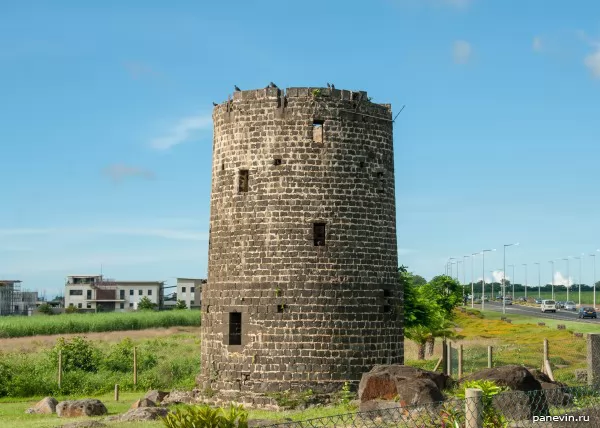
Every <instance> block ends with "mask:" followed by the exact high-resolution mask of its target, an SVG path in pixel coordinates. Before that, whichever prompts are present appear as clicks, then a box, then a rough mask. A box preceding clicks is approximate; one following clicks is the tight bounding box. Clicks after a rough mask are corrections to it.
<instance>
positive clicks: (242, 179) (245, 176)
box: [238, 169, 250, 193]
mask: <svg viewBox="0 0 600 428" xmlns="http://www.w3.org/2000/svg"><path fill="white" fill-rule="evenodd" d="M249 177H250V171H248V170H247V169H240V176H239V186H238V192H240V193H244V192H247V191H248V180H249Z"/></svg>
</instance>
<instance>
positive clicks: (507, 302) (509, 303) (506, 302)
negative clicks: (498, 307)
mask: <svg viewBox="0 0 600 428" xmlns="http://www.w3.org/2000/svg"><path fill="white" fill-rule="evenodd" d="M512 302H513V301H512V299H511V298H510V297H505V298H504V305H512Z"/></svg>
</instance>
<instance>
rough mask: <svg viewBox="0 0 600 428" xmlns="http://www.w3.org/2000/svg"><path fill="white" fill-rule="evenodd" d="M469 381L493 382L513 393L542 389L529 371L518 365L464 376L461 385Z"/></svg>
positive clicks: (494, 368) (484, 370)
mask: <svg viewBox="0 0 600 428" xmlns="http://www.w3.org/2000/svg"><path fill="white" fill-rule="evenodd" d="M468 380H491V381H494V382H496V385H499V386H506V387H508V388H510V389H511V390H513V391H539V390H540V389H542V385H541V384H540V382H539V381H538V380H537V379H536V378H535V377H534V376H533V374H531V372H530V371H529V370H527V369H526V368H525V367H521V366H517V365H511V366H500V367H493V368H491V369H483V370H480V371H478V372H475V373H472V374H470V375H467V376H463V377H462V379H460V381H459V383H463V382H466V381H468Z"/></svg>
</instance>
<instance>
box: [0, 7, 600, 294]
mask: <svg viewBox="0 0 600 428" xmlns="http://www.w3.org/2000/svg"><path fill="white" fill-rule="evenodd" d="M91 4H92V3H89V5H82V3H81V2H76V1H66V0H62V1H61V0H56V1H53V2H45V1H38V2H34V1H4V2H2V4H1V5H0V94H1V95H0V159H1V164H2V169H3V176H4V178H3V180H2V184H1V185H0V195H1V200H2V203H3V205H4V206H3V209H2V210H0V277H8V278H11V279H21V280H23V281H24V283H23V286H24V287H26V288H29V289H38V290H40V291H45V292H46V294H47V295H54V294H55V293H56V292H59V291H60V290H62V286H63V284H64V277H65V276H66V275H67V274H72V273H76V274H80V273H98V272H99V271H100V265H103V272H104V274H105V275H106V276H109V277H115V278H119V279H128V280H133V279H145V280H166V281H168V282H170V283H173V278H174V277H177V276H187V277H204V276H205V275H206V270H207V269H206V268H207V266H206V265H207V231H208V218H209V197H210V162H211V158H210V157H211V136H212V131H211V120H210V115H211V110H212V104H211V103H212V101H217V102H221V101H223V100H225V99H226V98H227V95H228V94H230V93H231V92H232V90H233V85H234V84H237V85H238V86H240V87H241V88H243V89H250V88H259V87H264V86H265V85H266V84H267V83H268V82H269V81H274V82H276V83H277V84H278V85H279V86H280V87H290V86H318V85H325V83H326V82H334V83H335V85H336V87H338V88H346V89H353V90H358V89H360V90H366V91H368V92H369V95H370V96H372V97H373V101H375V102H384V103H388V102H389V103H392V105H393V110H394V112H398V111H399V110H400V108H401V107H402V105H406V108H405V109H404V111H403V112H402V114H401V115H400V116H399V118H398V120H397V121H396V124H395V130H394V137H395V157H396V159H395V165H396V193H397V204H398V210H397V211H398V215H397V217H398V246H399V252H400V263H402V264H405V265H408V266H409V268H410V269H411V270H412V271H414V272H416V273H419V274H421V275H423V276H425V277H427V278H431V277H432V276H434V275H436V274H439V273H442V272H443V271H444V264H445V262H446V260H447V258H448V257H459V258H462V256H463V255H467V254H471V253H474V252H477V251H479V250H481V249H483V248H497V249H498V251H497V252H496V253H493V254H490V253H488V254H487V255H486V267H485V270H486V277H489V276H491V275H492V273H491V272H490V270H492V269H499V268H501V267H502V251H501V250H502V245H503V244H507V243H512V242H517V241H518V242H520V243H521V245H520V246H519V247H511V248H510V249H509V252H508V254H509V259H508V261H507V263H508V264H516V265H517V271H516V275H517V278H516V280H517V282H522V281H523V280H524V275H523V268H522V267H521V264H523V263H533V262H537V261H541V262H542V282H549V281H550V277H551V272H550V264H549V263H548V260H551V259H559V258H564V257H567V256H576V255H578V254H580V253H581V252H586V253H587V254H589V253H590V252H593V251H595V250H596V249H597V248H599V247H600V236H599V235H600V234H599V231H598V228H597V224H598V223H597V222H598V215H597V214H596V212H597V211H598V210H599V208H600V198H598V196H597V194H598V192H597V190H598V180H597V179H596V174H597V167H596V162H597V160H598V159H599V158H600V144H598V141H597V138H598V117H600V103H598V99H599V95H600V25H599V24H600V3H598V2H597V1H591V0H589V1H586V0H582V1H579V2H578V3H577V6H578V7H573V6H572V4H571V2H566V1H559V0H556V1H541V0H529V1H527V2H521V1H519V2H517V1H516V0H514V1H499V0H497V1H492V0H372V1H369V2H366V1H363V2H359V1H326V2H325V1H319V2H317V1H302V2H281V1H253V2H242V1H228V2H192V1H172V2H168V3H167V2H162V1H153V0H144V1H133V0H132V1H128V2H118V1H115V0H112V1H111V0H107V1H104V2H95V4H94V5H93V6H91ZM598 254H600V253H598ZM591 260H592V259H591V258H590V257H587V256H586V257H585V261H584V262H585V264H584V271H583V272H584V274H583V281H584V282H586V283H589V282H591V275H592V274H591V272H592V271H591ZM468 266H469V269H468V271H469V272H468V273H467V276H466V279H467V281H470V275H469V273H470V264H469V263H468ZM475 269H476V276H477V274H478V275H479V278H480V277H481V269H482V266H481V258H480V257H479V258H477V259H475ZM556 269H557V271H560V273H559V274H557V281H558V282H560V281H561V280H564V276H565V275H566V262H564V261H560V262H557V263H556ZM529 272H530V274H529V277H530V278H529V281H530V282H534V283H535V284H537V271H536V267H534V266H533V265H530V266H529ZM570 273H571V278H572V280H573V281H575V282H577V281H578V278H579V274H578V264H577V262H571V272H570ZM460 276H461V278H462V273H461V275H460ZM509 276H511V272H510V271H509Z"/></svg>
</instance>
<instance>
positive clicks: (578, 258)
mask: <svg viewBox="0 0 600 428" xmlns="http://www.w3.org/2000/svg"><path fill="white" fill-rule="evenodd" d="M582 256H583V253H582V254H581V256H579V257H573V258H574V259H576V260H579V281H577V282H578V283H579V301H578V305H579V306H581V259H583V257H582ZM567 300H568V299H567Z"/></svg>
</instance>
